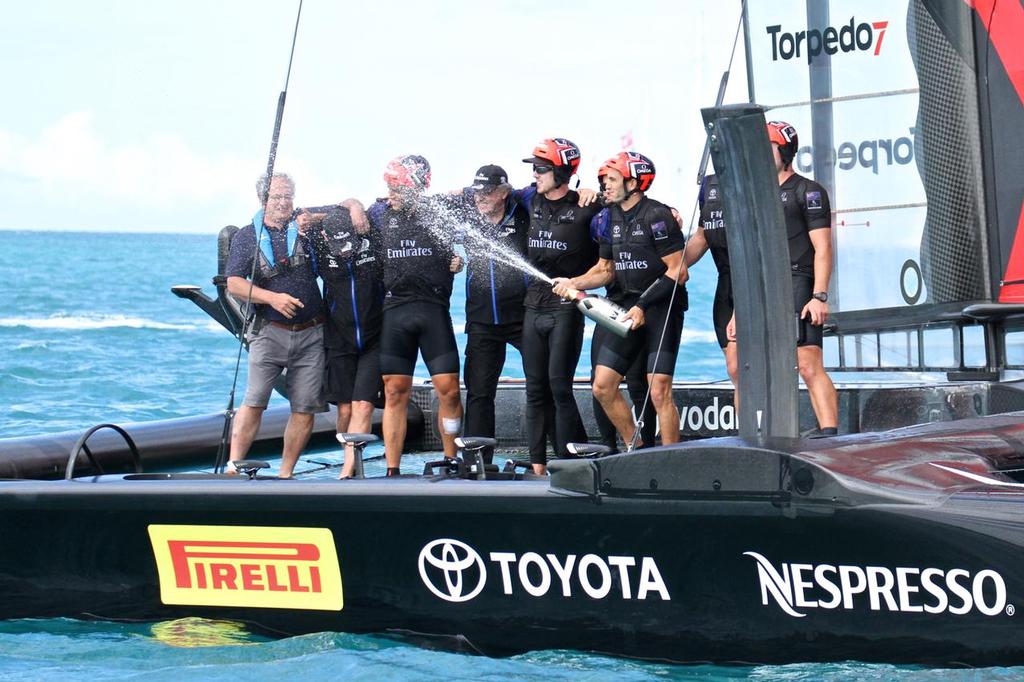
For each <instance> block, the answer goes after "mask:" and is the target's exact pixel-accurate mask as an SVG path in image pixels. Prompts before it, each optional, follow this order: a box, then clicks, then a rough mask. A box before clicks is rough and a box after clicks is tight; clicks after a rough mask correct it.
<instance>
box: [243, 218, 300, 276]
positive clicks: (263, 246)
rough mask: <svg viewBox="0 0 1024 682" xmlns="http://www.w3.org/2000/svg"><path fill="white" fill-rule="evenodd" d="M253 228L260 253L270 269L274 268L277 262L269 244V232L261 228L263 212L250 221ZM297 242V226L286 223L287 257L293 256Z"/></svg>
mask: <svg viewBox="0 0 1024 682" xmlns="http://www.w3.org/2000/svg"><path fill="white" fill-rule="evenodd" d="M252 224H253V227H255V228H256V233H257V234H258V235H259V236H260V251H262V252H263V257H264V258H266V259H267V262H268V263H270V266H271V267H276V265H277V262H276V261H275V260H274V247H273V245H271V243H270V232H269V230H267V229H265V228H264V227H263V211H262V209H261V210H259V211H257V212H256V215H255V216H253V219H252ZM298 241H299V226H298V225H297V224H296V222H295V221H294V220H293V221H291V222H290V223H288V257H289V258H290V257H292V256H294V255H295V245H296V244H297V243H298Z"/></svg>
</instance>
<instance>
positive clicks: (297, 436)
mask: <svg viewBox="0 0 1024 682" xmlns="http://www.w3.org/2000/svg"><path fill="white" fill-rule="evenodd" d="M311 433H313V415H312V414H309V413H308V412H292V413H291V416H289V417H288V425H287V426H286V427H284V452H282V453H281V470H280V472H279V473H278V476H279V477H280V478H291V476H292V471H293V470H294V469H295V463H296V462H298V461H299V455H300V454H301V453H302V449H303V448H305V447H306V443H308V442H309V434H311Z"/></svg>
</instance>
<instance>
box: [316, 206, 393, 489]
mask: <svg viewBox="0 0 1024 682" xmlns="http://www.w3.org/2000/svg"><path fill="white" fill-rule="evenodd" d="M303 219H305V220H303ZM299 221H300V224H304V228H305V230H306V232H307V234H309V236H310V241H311V242H312V244H313V247H314V248H315V250H316V266H317V268H316V269H317V274H318V275H319V276H320V279H322V280H323V283H324V284H323V288H324V304H325V307H326V309H327V313H328V314H327V323H326V324H325V325H324V346H325V348H326V363H327V368H326V376H325V380H324V397H325V399H326V400H327V402H329V403H332V404H334V405H337V407H338V433H346V432H352V433H368V432H369V431H370V428H371V425H372V420H373V408H374V406H375V405H376V404H379V403H380V402H381V394H382V390H383V382H382V380H381V372H380V333H381V318H382V316H383V299H384V286H383V282H382V277H383V272H382V262H381V260H382V259H381V249H380V235H379V234H378V233H377V232H375V231H370V230H369V229H368V227H369V225H368V224H367V225H366V227H364V228H362V229H360V228H359V227H356V226H355V225H353V222H352V218H351V215H350V212H349V209H348V208H346V207H344V206H336V205H331V206H320V207H314V208H308V209H304V210H303V211H302V212H301V213H300V214H299ZM354 466H355V452H354V450H353V448H352V446H351V445H347V446H346V447H345V464H344V465H343V466H342V469H341V473H340V476H339V478H343V479H344V478H349V477H351V476H352V471H353V467H354Z"/></svg>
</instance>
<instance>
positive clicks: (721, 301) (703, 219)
mask: <svg viewBox="0 0 1024 682" xmlns="http://www.w3.org/2000/svg"><path fill="white" fill-rule="evenodd" d="M721 191H722V190H721V188H720V187H719V186H718V176H716V175H708V176H707V177H705V178H704V185H703V187H702V188H701V193H700V225H701V228H702V229H703V231H704V241H706V242H707V245H708V249H709V250H710V251H711V258H712V259H714V261H715V267H716V268H718V286H717V287H716V288H715V302H714V304H713V306H712V312H711V315H712V318H713V321H714V325H715V336H717V337H718V345H719V346H721V347H722V348H725V347H726V346H728V345H729V338H728V335H727V334H726V327H728V326H729V320H731V319H732V313H733V310H734V309H735V305H734V304H733V299H732V278H731V276H730V274H729V242H728V240H727V239H726V234H725V218H724V217H723V214H724V210H723V207H722V196H721Z"/></svg>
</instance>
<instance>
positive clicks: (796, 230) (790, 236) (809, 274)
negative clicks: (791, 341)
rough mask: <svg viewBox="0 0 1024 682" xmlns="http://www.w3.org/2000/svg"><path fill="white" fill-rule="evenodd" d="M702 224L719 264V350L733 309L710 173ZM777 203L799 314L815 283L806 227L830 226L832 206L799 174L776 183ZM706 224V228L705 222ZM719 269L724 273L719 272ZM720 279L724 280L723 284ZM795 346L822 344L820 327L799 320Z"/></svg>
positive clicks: (716, 192)
mask: <svg viewBox="0 0 1024 682" xmlns="http://www.w3.org/2000/svg"><path fill="white" fill-rule="evenodd" d="M701 195H702V202H701V218H700V220H701V225H702V226H703V227H704V238H705V240H706V241H707V243H708V246H709V247H710V248H711V254H712V256H713V257H714V259H715V265H716V266H718V290H717V291H716V292H715V308H714V315H715V333H716V334H717V335H718V342H719V345H721V346H722V348H725V346H726V345H727V344H728V340H727V339H726V338H725V326H726V325H727V324H728V323H729V319H730V318H731V317H732V312H733V298H732V285H731V281H730V279H729V255H728V254H729V252H728V244H727V241H726V238H725V215H724V211H723V210H722V201H721V189H720V187H719V186H718V180H717V178H716V177H715V176H708V177H707V178H706V180H705V183H704V188H703V190H702V192H701ZM779 201H780V202H781V203H782V213H783V216H784V218H785V221H786V235H787V240H788V246H789V262H790V268H791V271H792V274H793V309H794V312H796V314H798V315H799V314H800V312H801V311H802V310H803V308H804V306H805V305H807V302H808V301H810V300H811V293H813V292H812V289H813V287H814V244H813V243H812V242H811V237H810V232H811V230H818V229H823V228H826V227H831V226H832V207H831V203H830V202H829V198H828V192H826V191H825V188H824V187H822V186H821V185H820V184H818V183H817V182H815V181H814V180H811V179H810V178H805V177H803V176H802V175H799V174H798V173H794V174H793V175H791V176H789V178H787V179H786V181H785V182H783V183H782V185H780V186H779ZM709 225H711V229H710V230H709V229H708V226H709ZM723 268H724V271H723ZM723 281H724V282H726V284H723ZM798 330H799V331H798V334H797V345H798V346H804V345H812V346H819V347H820V346H821V345H822V327H821V326H817V325H813V324H811V323H810V320H806V319H805V320H801V323H800V325H799V327H798Z"/></svg>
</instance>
